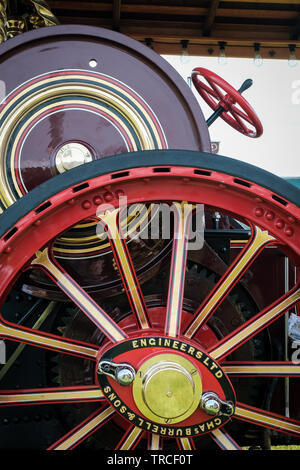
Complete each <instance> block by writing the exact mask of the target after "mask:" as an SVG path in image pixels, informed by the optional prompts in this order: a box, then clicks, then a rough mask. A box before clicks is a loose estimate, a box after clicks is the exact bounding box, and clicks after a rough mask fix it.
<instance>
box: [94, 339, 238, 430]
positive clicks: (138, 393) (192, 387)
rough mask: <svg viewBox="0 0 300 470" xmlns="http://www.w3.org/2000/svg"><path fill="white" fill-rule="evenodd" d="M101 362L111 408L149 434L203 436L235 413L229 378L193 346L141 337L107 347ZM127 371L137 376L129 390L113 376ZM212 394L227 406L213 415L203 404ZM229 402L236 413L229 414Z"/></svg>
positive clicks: (100, 377)
mask: <svg viewBox="0 0 300 470" xmlns="http://www.w3.org/2000/svg"><path fill="white" fill-rule="evenodd" d="M97 359H98V362H97V364H98V365H97V377H98V381H99V383H100V386H101V389H102V390H103V393H104V395H105V396H106V398H107V400H108V402H109V403H110V405H111V406H112V407H114V408H115V409H116V411H117V412H118V413H119V414H121V415H122V417H123V418H125V419H127V420H128V421H129V422H131V423H132V424H135V425H136V426H138V427H141V428H143V429H145V430H147V431H150V432H155V433H157V434H160V435H163V436H169V437H175V436H183V437H184V436H193V435H198V434H201V433H205V432H208V431H211V430H212V429H215V428H218V427H219V426H222V425H223V424H224V423H225V422H226V421H228V419H230V416H231V415H232V413H233V411H234V402H235V395H234V391H233V388H232V385H231V383H230V382H229V380H228V378H227V377H226V375H225V373H224V372H223V371H222V369H221V367H220V366H219V364H217V363H216V362H215V361H214V360H213V359H212V358H211V357H210V356H208V355H207V354H206V353H205V352H204V351H203V350H201V349H199V346H198V347H197V346H196V345H195V344H194V343H192V342H185V341H181V340H179V339H177V338H176V339H175V338H171V337H164V336H147V337H138V338H133V339H129V340H126V341H122V342H120V343H118V344H115V345H113V346H111V345H110V346H106V347H104V348H102V349H101V350H100V351H99V354H98V358H97ZM109 361H110V367H109V368H107V369H106V371H105V368H104V367H103V365H105V364H106V363H107V362H109ZM129 365H130V366H129ZM123 366H124V368H125V369H126V370H127V369H128V367H131V368H133V369H134V371H135V375H134V379H133V380H132V381H131V382H130V383H129V382H128V385H125V383H121V382H120V381H119V380H118V376H117V375H116V374H115V373H112V371H113V370H121V369H122V367H123ZM208 392H209V393H214V395H215V396H216V397H218V399H219V400H220V403H222V404H224V406H223V408H221V407H220V408H219V411H218V412H216V413H214V414H213V416H212V413H209V412H208V411H209V410H210V409H208V408H207V406H205V403H206V402H205V403H204V402H203V400H202V397H203V396H204V395H205V394H207V393H208ZM227 403H228V404H230V407H229V406H228V408H230V410H231V411H230V413H227V412H224V413H223V410H225V408H226V407H225V405H226V404H227ZM207 409H208V411H207Z"/></svg>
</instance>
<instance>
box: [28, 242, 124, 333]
mask: <svg viewBox="0 0 300 470" xmlns="http://www.w3.org/2000/svg"><path fill="white" fill-rule="evenodd" d="M32 265H33V266H39V267H41V268H42V269H43V270H44V271H46V273H48V274H49V275H50V276H51V278H52V279H53V280H54V282H55V283H56V284H57V285H58V286H59V287H60V288H61V290H62V291H63V292H65V294H66V295H67V296H68V297H69V298H70V299H72V300H73V302H74V303H75V304H76V305H77V306H78V307H79V308H80V309H81V310H82V311H83V312H84V313H85V314H86V315H87V316H88V317H89V318H90V320H91V321H93V322H94V323H95V324H96V325H97V327H98V328H99V329H100V330H101V331H102V332H103V333H104V334H105V335H106V336H107V337H109V339H110V340H111V341H113V342H117V341H122V340H124V339H126V338H127V335H126V333H124V331H122V330H121V329H120V328H119V327H118V325H117V324H116V323H115V322H114V321H113V320H112V319H111V318H110V317H109V315H108V314H107V313H106V312H105V311H104V310H103V309H102V308H101V307H100V306H99V305H98V304H97V303H96V302H95V301H94V300H93V299H92V298H91V297H90V296H89V295H88V294H87V293H86V292H85V291H84V290H83V289H82V288H81V287H80V286H79V285H78V284H77V282H75V281H74V279H72V278H71V276H69V275H68V274H67V273H66V272H65V271H64V270H63V268H62V267H61V266H59V265H56V264H54V262H53V261H52V260H51V259H50V253H49V250H48V248H45V249H44V250H43V251H39V252H38V253H37V254H36V258H35V259H34V260H33V261H32Z"/></svg>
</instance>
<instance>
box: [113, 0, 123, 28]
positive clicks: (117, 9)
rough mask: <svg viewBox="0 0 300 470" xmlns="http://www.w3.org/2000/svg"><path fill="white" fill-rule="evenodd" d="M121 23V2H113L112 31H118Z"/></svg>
mask: <svg viewBox="0 0 300 470" xmlns="http://www.w3.org/2000/svg"><path fill="white" fill-rule="evenodd" d="M120 23H121V0H114V3H113V29H114V30H115V31H120Z"/></svg>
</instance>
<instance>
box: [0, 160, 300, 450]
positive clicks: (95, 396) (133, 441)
mask: <svg viewBox="0 0 300 470" xmlns="http://www.w3.org/2000/svg"><path fill="white" fill-rule="evenodd" d="M152 155H155V152H153V154H152ZM178 155H180V152H179V154H177V153H176V152H175V153H174V152H172V151H170V152H166V153H164V156H165V157H166V159H165V163H166V164H165V165H157V162H155V163H156V164H153V165H150V164H148V165H145V166H143V167H135V166H132V167H130V162H129V163H128V165H129V166H128V167H127V169H126V170H124V168H123V169H122V168H119V171H117V172H116V171H113V172H111V171H108V172H107V171H106V172H104V173H103V170H102V166H103V164H102V163H101V162H96V165H98V167H99V168H98V176H92V175H95V174H97V172H96V173H95V168H96V165H95V164H94V163H93V164H92V165H87V167H89V168H90V170H89V171H91V173H90V175H89V176H87V177H83V178H82V181H81V184H80V185H78V181H76V178H75V179H74V184H73V185H71V186H69V181H67V180H66V177H65V175H63V176H62V177H58V178H60V181H61V182H63V180H66V189H64V190H60V191H58V192H57V194H54V195H53V196H49V197H48V198H47V199H46V200H45V201H44V202H43V204H38V205H37V206H34V207H32V208H31V210H30V211H29V212H28V211H27V212H26V214H24V215H23V216H22V217H21V218H20V219H19V220H18V221H17V222H15V223H14V224H13V225H12V226H11V227H10V229H9V230H5V233H2V236H1V238H0V268H1V277H0V279H1V281H0V289H1V302H2V303H3V301H4V299H5V297H6V295H7V293H8V291H9V290H10V288H11V286H12V285H13V284H14V282H15V280H16V278H17V277H18V276H19V274H20V273H21V272H22V271H24V269H32V268H36V267H40V268H41V269H43V270H44V271H45V272H47V274H48V275H49V276H50V277H52V279H53V280H54V281H55V282H56V283H57V284H58V285H59V286H60V288H61V289H62V290H63V291H64V292H65V293H67V295H68V296H69V297H70V298H71V299H72V300H73V302H75V304H77V305H78V306H79V307H80V308H81V309H82V310H83V312H84V313H85V314H86V315H87V316H88V317H89V318H90V319H91V320H92V322H93V323H94V324H96V326H97V327H98V328H99V329H100V330H101V332H102V333H103V334H104V335H105V336H106V337H107V340H108V343H107V345H106V346H104V349H103V350H102V349H101V351H100V352H99V347H98V346H97V345H95V344H89V343H83V342H80V341H76V340H72V339H68V338H62V337H59V336H55V335H53V334H49V333H46V332H37V331H34V330H32V329H30V328H26V327H20V326H17V325H15V324H13V323H9V322H7V321H6V320H5V319H4V318H2V317H1V323H0V328H1V336H2V337H4V338H8V339H13V340H14V341H17V342H22V343H28V344H32V345H35V346H37V345H38V346H40V347H42V348H45V349H51V350H54V351H56V352H59V353H63V354H64V353H66V354H70V355H74V356H78V357H82V358H85V359H88V360H90V361H93V362H95V360H97V357H98V356H99V354H100V356H101V357H104V356H103V351H104V353H105V351H106V350H107V348H108V347H111V346H109V342H110V343H111V344H112V347H113V348H114V347H117V348H120V347H121V349H122V345H126V344H128V341H129V342H130V341H131V342H132V341H140V339H141V338H145V340H147V339H148V340H149V339H150V338H153V337H154V336H156V337H164V338H169V339H170V338H171V339H172V341H175V342H177V343H178V344H179V343H180V344H182V342H183V343H184V344H188V345H189V346H190V347H194V348H197V347H198V348H200V349H201V345H200V344H199V343H197V342H195V337H196V336H195V335H196V334H197V332H198V331H199V329H200V328H201V327H202V326H203V325H205V324H206V323H207V321H208V319H209V318H210V317H211V316H212V315H213V314H214V312H215V311H216V309H217V307H218V306H219V305H220V304H221V302H222V301H223V299H224V298H226V296H227V295H228V294H229V292H230V291H231V290H232V288H233V287H234V285H235V284H236V283H237V282H238V281H239V280H240V279H241V277H242V275H243V274H244V273H245V271H246V270H248V269H249V267H250V266H252V264H253V262H254V260H255V259H256V258H257V257H258V255H259V254H260V253H261V252H262V251H263V250H264V249H265V248H266V247H270V246H274V244H276V245H278V246H279V247H280V248H281V249H282V250H283V252H284V253H286V255H287V256H289V258H290V260H291V263H293V265H294V266H295V267H297V266H298V265H299V259H300V248H299V239H300V226H299V222H300V209H299V207H298V206H297V205H296V204H295V203H293V202H290V201H288V200H284V199H283V198H282V194H281V195H280V196H279V195H277V194H276V193H274V191H272V190H271V189H267V188H265V187H263V186H262V185H260V184H258V183H254V182H253V181H251V180H250V181H249V180H245V179H243V180H242V179H238V178H237V177H236V176H232V175H231V174H229V173H228V172H226V171H224V167H223V169H222V171H220V170H217V169H216V168H214V169H212V170H208V168H207V164H206V163H205V165H204V164H203V166H202V165H201V164H202V163H203V158H202V156H201V154H200V155H199V154H197V153H196V152H191V153H190V156H192V157H193V159H194V162H195V165H190V166H189V165H184V164H183V162H182V161H181V160H180V158H179V159H178ZM148 156H149V155H148ZM160 156H161V155H157V157H158V158H160ZM133 157H135V155H134V156H133ZM150 157H151V155H150ZM111 161H112V163H113V159H112V160H111ZM150 161H151V159H150ZM150 161H149V163H150ZM172 162H173V163H172ZM153 163H154V161H153ZM229 163H231V162H228V164H229ZM225 166H226V165H225ZM101 170H102V171H101ZM121 170H122V171H121ZM86 171H88V170H86ZM70 175H71V176H70ZM72 175H73V176H76V175H77V176H78V175H79V173H78V171H76V170H75V171H72V172H70V173H69V176H68V178H71V177H72ZM57 181H58V180H57ZM107 185H109V188H110V191H111V192H112V193H113V194H118V193H117V191H119V190H120V189H121V190H122V191H123V194H126V196H127V199H128V204H131V203H135V202H149V201H162V202H168V201H176V200H178V187H179V186H180V198H179V202H180V203H182V201H189V202H191V203H193V204H197V203H200V204H203V203H204V204H205V205H206V206H208V207H213V208H216V209H218V210H220V211H223V212H225V213H227V214H231V215H234V216H235V217H236V218H240V219H241V220H243V221H247V223H248V224H249V227H250V228H251V235H250V237H249V240H248V242H247V243H246V245H245V247H244V248H243V250H242V251H241V253H240V254H239V255H238V256H237V257H236V258H235V259H234V261H233V262H232V264H231V265H230V267H229V268H228V270H227V271H226V273H225V275H224V276H223V277H222V278H221V279H220V281H219V282H218V283H217V285H216V286H215V288H214V289H213V290H212V292H211V293H210V294H209V296H208V297H207V298H206V299H205V301H204V302H203V303H202V305H200V306H199V308H198V310H197V311H196V312H195V314H194V317H193V319H192V321H191V322H190V323H189V324H185V325H184V324H182V323H181V320H182V318H183V316H182V308H181V306H182V300H183V285H184V284H183V282H184V272H185V263H186V241H185V242H182V243H183V244H182V245H180V244H179V245H178V243H176V242H175V239H174V245H173V246H174V249H173V258H172V268H173V269H171V275H170V279H169V286H173V284H174V283H175V284H176V286H177V287H178V289H177V291H176V292H178V293H179V295H178V296H177V298H176V299H175V297H174V290H172V289H171V288H170V287H169V294H168V301H167V309H166V312H167V313H166V318H165V321H164V329H163V331H157V330H155V328H154V329H153V325H151V324H150V321H149V316H148V314H147V307H146V306H145V304H144V303H143V293H142V291H141V288H140V285H139V282H138V280H137V278H136V277H135V273H134V267H133V266H132V264H131V260H130V257H128V253H126V252H123V251H122V246H121V244H119V242H120V239H119V237H118V235H117V237H116V238H115V239H114V241H111V245H112V249H113V251H114V253H115V257H116V262H117V265H118V266H119V269H120V272H121V274H122V277H123V283H124V287H125V290H126V291H127V295H128V299H129V301H130V304H131V308H132V311H133V315H134V318H135V321H136V325H137V326H136V330H135V331H134V332H133V333H132V332H129V333H128V332H127V331H126V329H124V328H123V327H122V324H121V323H120V324H119V323H116V322H114V321H113V320H112V319H111V318H109V316H108V315H107V314H106V312H105V311H104V310H103V309H102V308H101V307H100V306H99V305H97V304H96V303H95V302H94V301H93V299H91V298H90V296H88V295H87V294H86V293H85V292H83V291H82V289H81V288H80V286H78V285H76V282H75V281H74V280H73V279H72V278H71V277H70V275H69V274H68V273H65V272H64V271H63V270H62V269H61V268H60V266H59V265H58V264H57V263H56V262H55V261H53V260H52V259H51V253H50V251H48V248H47V247H48V245H49V243H51V240H53V239H54V238H55V236H57V235H58V234H59V233H62V232H63V231H64V230H66V229H67V228H68V227H70V226H71V225H73V224H76V223H78V222H79V221H80V220H83V219H85V218H87V217H92V216H95V212H96V210H97V205H95V201H96V199H95V198H96V196H99V194H102V193H103V192H104V191H107ZM35 193H36V194H37V191H35ZM274 196H276V197H274ZM32 197H33V195H32V194H30V195H28V196H25V197H24V198H23V199H22V200H21V201H20V203H19V205H24V204H26V201H27V200H29V199H31V198H32ZM24 201H25V202H24ZM112 204H113V206H114V207H115V208H116V209H117V208H118V206H119V199H118V197H115V198H114V200H113V203H112ZM178 207H179V206H178ZM181 207H184V206H183V205H182V206H181ZM12 209H13V208H12ZM110 211H112V212H113V208H112V207H111V208H110ZM12 212H13V211H12V210H10V209H9V210H8V211H7V213H8V216H7V217H8V219H9V217H10V214H12ZM112 212H107V213H106V214H109V215H108V216H107V217H106V219H105V218H103V220H104V223H105V225H106V228H107V230H108V231H113V228H114V227H115V225H114V223H115V222H114V220H116V219H114V218H113V217H112V216H111V213H112ZM20 213H22V210H20ZM66 213H67V214H68V217H66ZM181 214H182V213H181ZM245 214H246V216H245ZM6 215H7V214H5V215H4V216H3V217H6ZM184 220H185V222H186V221H187V218H185V217H184ZM4 226H5V224H4ZM184 227H185V228H184ZM37 228H38V230H37ZM33 229H34V232H33ZM180 230H182V234H183V233H184V234H186V231H185V230H186V226H184V225H181V229H180ZM33 233H34V236H33ZM184 239H186V238H185V237H184ZM117 248H119V250H117ZM179 248H180V249H179ZM45 250H46V251H45ZM38 252H39V253H40V254H37V255H36V253H38ZM42 253H44V254H42ZM124 253H125V255H126V256H127V258H126V259H125V258H124V257H123V254H124ZM4 273H5V274H4ZM178 273H179V274H182V275H179V276H178ZM175 300H176V302H175ZM299 300H300V288H299V281H298V282H296V283H295V285H293V286H292V287H291V288H290V290H289V291H288V292H286V293H285V294H284V295H282V296H279V297H278V296H277V298H276V299H275V300H274V302H272V303H271V304H270V305H267V306H265V308H263V309H262V310H261V311H260V312H259V313H258V314H257V315H255V316H254V317H253V318H252V319H251V320H249V321H247V322H245V324H244V325H242V326H240V327H239V328H237V329H236V330H233V331H232V332H231V333H230V334H229V335H228V336H226V337H225V338H223V339H221V340H219V341H217V343H216V344H215V345H214V346H212V347H209V349H208V350H205V351H204V350H201V352H202V354H204V355H208V356H209V358H210V359H209V360H212V361H215V363H216V364H217V365H216V367H219V368H220V370H222V372H223V373H224V374H225V376H226V377H227V376H228V380H229V382H228V383H230V378H231V377H235V376H238V377H246V376H251V375H256V376H260V377H263V376H271V377H274V376H282V375H288V376H291V377H295V376H299V374H300V368H299V366H297V365H296V364H293V363H292V361H287V362H285V363H282V362H280V363H279V362H272V363H269V362H268V363H265V362H263V363H257V362H253V363H251V364H250V363H230V362H228V360H227V359H226V358H228V355H229V354H230V353H231V352H232V351H234V350H236V349H237V348H239V347H240V346H241V345H243V344H245V342H247V341H249V340H250V339H251V338H252V337H253V336H254V335H255V334H256V333H258V332H259V331H261V330H262V329H263V328H265V327H267V326H268V325H270V324H272V323H273V322H274V320H275V319H277V318H279V317H280V316H281V315H282V314H283V313H284V312H286V311H287V310H289V309H291V308H292V307H293V306H295V305H296V304H298V303H299ZM174 305H175V307H174ZM160 346H161V345H160ZM177 346H178V345H177ZM125 349H126V348H125ZM137 351H138V353H139V355H140V356H141V361H142V364H144V363H145V362H146V358H145V357H144V356H143V354H144V353H143V351H142V350H141V349H139V348H138V349H137ZM125 352H126V351H125ZM164 352H165V350H164ZM183 352H184V351H183V350H182V354H183ZM176 354H177V353H176ZM157 355H158V352H155V354H154V357H156V356H157ZM176 359H178V357H177V355H176ZM137 367H138V365H137ZM199 367H200V366H199ZM205 374H206V373H205ZM205 374H204V379H205V380H208V382H209V384H210V386H215V385H214V383H213V379H212V378H211V377H209V378H207V377H208V376H207V377H206V375H205ZM204 379H203V380H204ZM205 380H204V381H203V384H205ZM226 380H227V379H226ZM111 383H114V382H111V381H110V382H109V384H110V385H111ZM119 388H120V386H119ZM119 388H118V387H117V389H118V390H119ZM130 390H131V389H130V388H128V389H127V391H126V393H125V396H124V397H123V401H124V403H126V405H127V406H128V407H129V408H130V406H129V404H131V405H132V404H133V399H132V396H131V395H130V394H131V391H130ZM219 393H221V392H220V391H219ZM126 394H127V395H128V396H129V395H130V397H129V398H128V396H127V397H126ZM105 397H106V398H105ZM0 400H1V405H2V406H4V405H15V406H17V405H20V404H23V405H24V404H30V405H36V404H41V403H58V402H85V401H94V402H99V403H100V404H101V406H100V408H99V410H97V411H96V412H95V413H93V414H92V415H91V416H90V417H88V418H87V419H86V420H85V421H84V422H81V423H79V424H78V426H76V427H75V428H74V429H72V430H71V431H70V432H69V433H67V434H66V435H65V436H63V437H62V438H61V439H59V441H57V442H56V443H55V444H53V445H52V446H51V449H59V448H65V449H71V448H73V447H76V446H77V445H78V444H79V443H81V442H82V441H84V440H85V439H86V438H87V437H88V436H89V435H90V434H92V433H93V432H95V431H96V430H97V429H99V428H102V427H103V426H105V425H106V424H107V423H108V422H109V421H110V420H111V419H112V418H113V416H114V415H116V414H117V413H119V414H120V416H121V419H124V416H123V415H122V412H120V411H119V408H118V407H119V405H118V406H117V405H114V403H113V402H112V401H110V399H109V398H108V395H107V392H105V393H104V391H103V390H101V388H100V387H99V384H97V382H96V380H95V382H94V384H93V385H89V386H86V385H82V386H77V387H59V388H52V389H42V390H37V389H30V390H18V391H17V392H16V391H15V390H14V391H12V390H10V391H5V392H2V393H1V395H0ZM107 401H109V404H108V403H107ZM102 405H103V406H102ZM136 406H137V405H136ZM193 416H194V415H193V414H192V415H191V417H188V418H187V419H188V420H191V422H190V421H189V422H188V426H194V427H195V422H193V419H192V417H193ZM233 418H236V419H238V420H243V421H249V422H251V423H254V424H257V425H259V426H265V427H270V428H273V429H276V430H277V431H281V432H284V433H289V434H292V435H293V436H296V437H299V435H300V425H299V422H297V421H296V420H293V419H289V418H286V417H284V416H281V415H278V414H276V413H272V412H267V411H264V410H261V409H256V408H253V407H252V406H249V405H247V404H243V403H239V402H237V403H236V406H235V411H234V415H233ZM228 419H229V418H228ZM227 421H228V420H227V419H225V422H227ZM183 422H184V421H183ZM125 423H127V424H126V426H127V427H126V429H127V430H126V432H125V433H124V436H123V438H122V442H119V443H116V448H122V449H133V448H135V446H136V445H138V443H139V441H140V439H142V438H143V439H144V438H147V436H149V433H147V431H146V429H145V428H144V427H140V426H138V425H136V422H135V421H134V424H132V423H131V421H130V417H129V418H128V417H127V418H126V419H125ZM130 423H131V424H130ZM184 423H185V422H184ZM154 424H155V425H156V424H157V423H154ZM185 424H186V423H185ZM223 424H224V423H222V425H223ZM177 428H178V426H177V427H176V429H177ZM179 428H180V422H179ZM151 429H152V428H151ZM180 429H183V428H180ZM205 433H209V435H210V436H211V437H212V439H213V440H214V441H215V442H216V443H217V444H218V445H219V446H220V447H221V448H224V449H233V448H239V445H238V444H237V443H236V442H234V441H233V440H232V439H231V438H230V436H229V435H228V434H227V432H226V431H225V430H224V429H223V428H222V427H219V426H218V425H217V424H215V426H214V428H213V429H212V430H211V429H206V430H205ZM193 435H194V434H193ZM159 436H161V437H159ZM175 436H176V434H175ZM173 437H174V435H173ZM195 439H196V438H194V437H188V434H183V435H182V436H180V434H178V435H177V443H178V446H179V448H184V449H186V450H187V449H193V448H194V440H195ZM149 442H150V444H149V448H150V449H152V450H153V449H158V448H160V447H161V445H162V442H163V437H162V434H161V433H160V432H158V433H157V431H151V432H150V440H149Z"/></svg>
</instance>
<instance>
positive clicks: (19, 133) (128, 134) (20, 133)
mask: <svg viewBox="0 0 300 470" xmlns="http://www.w3.org/2000/svg"><path fill="white" fill-rule="evenodd" d="M68 104H69V106H70V107H71V106H72V107H76V105H86V102H85V101H81V100H74V101H72V104H70V103H68ZM54 106H55V104H53V103H51V104H50V105H48V106H45V107H44V108H43V111H42V112H45V111H47V110H51V109H52V108H53V107H54ZM89 106H90V107H92V108H94V109H97V110H100V111H105V113H107V114H108V115H109V116H110V117H111V118H113V119H115V120H116V121H117V122H118V123H119V125H120V126H121V128H122V129H123V130H125V132H126V134H127V136H128V137H130V143H131V145H132V147H133V151H137V150H138V147H137V146H136V143H135V140H134V137H133V135H132V134H131V132H130V131H129V128H128V127H127V126H126V124H125V123H124V121H122V120H121V119H120V118H118V116H116V115H115V114H114V113H113V112H111V111H110V110H109V109H107V108H105V107H103V106H101V105H99V104H95V103H89ZM40 114H41V111H38V112H36V113H35V114H33V115H31V116H30V121H26V122H25V123H24V125H23V126H22V127H21V128H20V129H19V132H18V133H17V135H16V136H15V140H14V143H13V145H12V149H11V159H10V170H11V177H12V180H13V184H14V187H15V190H16V192H17V193H18V195H19V197H22V195H23V194H22V192H21V191H20V189H19V187H18V182H17V179H16V176H15V171H14V169H15V163H14V160H15V152H16V149H17V146H18V144H19V139H20V136H21V135H22V133H23V131H24V129H25V128H26V127H27V126H28V124H29V123H30V122H31V121H33V120H34V119H35V118H36V117H37V116H39V115H40ZM137 137H138V138H139V140H140V137H139V136H138V135H137ZM140 145H141V146H142V147H143V146H144V147H147V145H148V146H149V147H154V144H153V145H151V144H147V145H145V143H143V142H142V141H141V142H140Z"/></svg>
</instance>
